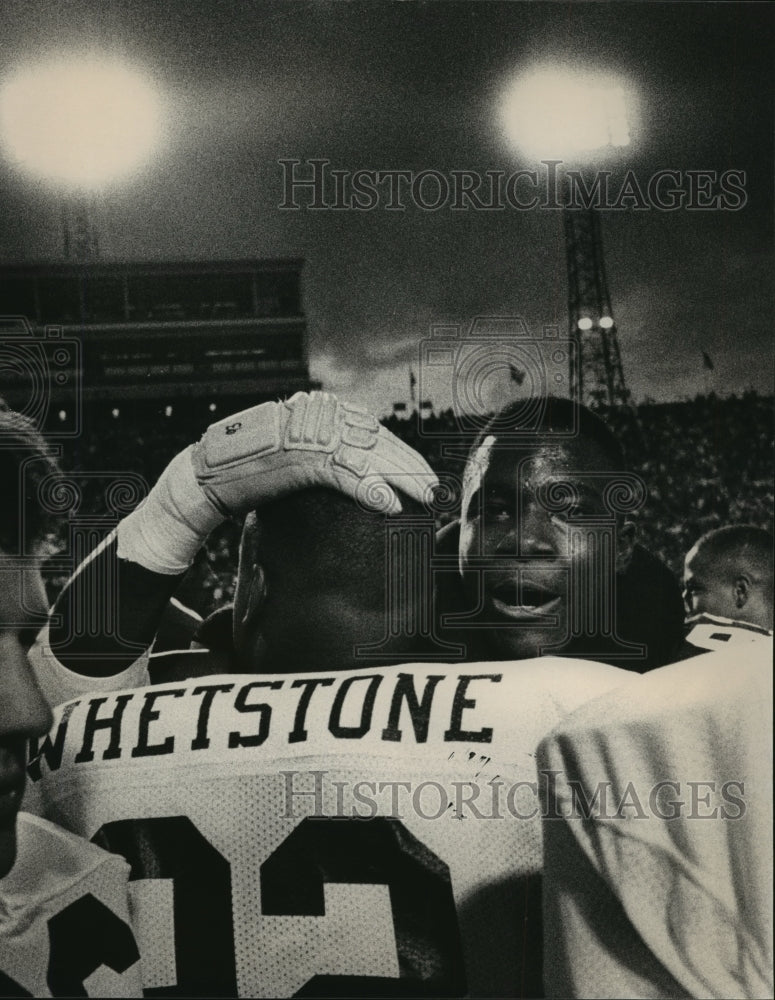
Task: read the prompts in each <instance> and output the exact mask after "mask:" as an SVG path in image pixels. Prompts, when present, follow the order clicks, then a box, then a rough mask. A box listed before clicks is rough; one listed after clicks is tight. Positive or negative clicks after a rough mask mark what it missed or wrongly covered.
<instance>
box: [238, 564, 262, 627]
mask: <svg viewBox="0 0 775 1000" xmlns="http://www.w3.org/2000/svg"><path fill="white" fill-rule="evenodd" d="M266 592H267V591H266V575H265V573H264V568H263V566H262V565H261V564H260V563H258V562H256V563H253V564H252V566H251V568H250V578H249V581H248V584H247V594H246V596H245V598H244V599H243V600H241V601H240V608H239V614H240V621H239V625H240V628H241V629H242V630H243V631H244V632H250V631H253V630H255V631H256V632H257V631H258V627H259V623H260V621H261V612H262V610H263V607H264V604H265V602H266Z"/></svg>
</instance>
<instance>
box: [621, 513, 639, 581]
mask: <svg viewBox="0 0 775 1000" xmlns="http://www.w3.org/2000/svg"><path fill="white" fill-rule="evenodd" d="M637 534H638V529H637V528H636V527H635V522H634V521H629V520H628V521H622V522H621V523H620V524H618V525H617V530H616V572H617V573H623V572H624V571H625V570H626V569H627V567H628V566H629V565H630V562H631V561H632V552H633V549H634V548H635V538H636V536H637Z"/></svg>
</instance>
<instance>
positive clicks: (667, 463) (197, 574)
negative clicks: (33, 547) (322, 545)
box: [48, 392, 775, 614]
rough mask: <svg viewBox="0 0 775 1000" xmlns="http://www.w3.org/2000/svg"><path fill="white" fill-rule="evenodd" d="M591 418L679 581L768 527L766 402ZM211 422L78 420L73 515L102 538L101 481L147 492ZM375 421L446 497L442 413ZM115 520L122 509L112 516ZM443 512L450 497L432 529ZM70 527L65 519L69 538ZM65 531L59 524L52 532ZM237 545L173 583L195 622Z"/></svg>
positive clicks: (69, 460)
mask: <svg viewBox="0 0 775 1000" xmlns="http://www.w3.org/2000/svg"><path fill="white" fill-rule="evenodd" d="M603 415H604V416H605V418H606V419H607V420H608V421H609V422H610V423H611V424H612V425H613V426H614V427H615V428H617V430H618V431H620V433H621V436H622V438H623V440H624V441H625V443H626V446H627V452H628V461H629V467H630V469H631V470H632V471H634V472H636V473H638V474H639V475H640V476H642V478H643V479H644V481H645V482H646V483H647V485H648V487H649V495H648V500H647V502H646V504H645V506H644V508H643V509H642V510H641V511H640V513H639V516H638V528H639V536H640V540H641V541H642V543H643V544H644V545H645V546H646V547H647V548H649V549H650V550H651V551H652V552H654V553H655V554H657V555H659V556H661V558H662V559H663V560H664V561H665V562H666V563H667V564H668V566H670V568H671V569H672V570H673V571H674V572H675V573H676V574H680V573H681V569H682V564H683V556H684V554H685V552H686V551H687V550H688V549H689V548H690V547H691V545H692V544H693V543H694V542H695V541H696V540H697V538H698V537H699V536H700V535H702V534H703V533H704V532H706V531H709V530H710V529H712V528H716V527H719V526H721V525H724V524H734V523H748V524H754V525H757V526H758V527H762V528H765V529H767V530H769V531H772V527H773V524H772V521H773V511H774V510H775V495H774V492H773V475H772V469H773V399H772V398H771V397H763V396H759V395H757V394H756V393H753V392H749V393H746V394H744V395H743V396H741V397H737V396H730V397H728V398H724V399H722V398H719V397H717V396H715V395H712V394H711V395H708V396H697V397H696V398H695V399H693V400H691V401H686V402H674V403H665V404H656V403H651V404H649V403H647V404H642V405H641V406H640V407H639V408H638V410H637V415H635V414H634V413H633V412H631V411H618V412H616V411H615V412H609V413H604V414H603ZM216 418H217V414H216V415H215V416H213V415H212V414H207V413H206V412H205V413H196V414H195V413H193V412H192V411H191V410H187V409H186V410H184V409H179V408H177V407H174V408H172V411H171V412H170V413H168V414H165V408H164V407H163V406H162V407H160V408H159V409H158V410H149V409H147V404H146V405H145V407H144V408H143V409H141V408H140V407H139V406H137V407H136V406H132V405H131V404H129V403H123V404H122V407H121V411H120V413H119V415H118V416H114V415H113V414H112V413H111V412H110V411H109V410H107V409H103V411H100V412H99V413H97V412H94V413H90V412H88V411H87V412H86V413H84V420H83V428H84V430H83V432H82V433H81V434H80V436H78V437H77V438H74V439H73V440H72V441H70V442H69V443H67V442H65V443H64V444H63V449H64V452H63V456H62V465H63V468H64V469H65V470H68V472H69V474H70V475H71V476H72V477H73V478H74V479H75V480H76V482H77V483H78V485H79V487H80V488H81V490H82V494H83V499H82V500H81V502H80V505H79V506H78V508H77V510H75V512H74V514H75V518H76V519H78V518H80V519H89V520H90V521H92V523H93V518H94V517H104V518H105V522H104V524H105V530H106V531H107V530H109V528H110V527H111V525H112V522H111V519H110V516H111V515H110V510H109V507H108V504H107V502H106V487H107V484H108V483H109V482H111V481H112V480H113V479H120V477H121V474H122V472H124V471H126V472H129V473H132V474H134V475H137V474H138V473H139V474H140V475H141V476H142V477H143V478H144V479H145V480H146V481H147V483H148V487H149V488H150V486H151V485H152V484H153V483H154V482H155V480H156V478H157V477H158V476H159V474H160V473H161V471H162V470H163V468H164V467H165V465H166V464H167V463H168V462H169V460H170V459H171V458H172V457H173V456H174V455H175V454H176V453H177V452H178V451H180V450H181V449H182V448H184V447H185V446H186V445H187V444H189V443H191V442H192V441H195V440H196V439H197V438H198V436H199V435H200V434H201V433H202V431H203V430H204V429H205V427H206V426H207V424H208V423H209V422H211V421H212V420H213V419H216ZM383 423H384V424H385V425H386V426H387V427H388V428H389V429H390V430H391V431H393V432H394V433H395V434H397V435H398V436H399V437H400V438H402V439H403V440H404V441H406V442H407V443H408V444H410V445H412V447H414V448H416V449H417V450H418V451H419V452H420V453H421V454H423V455H424V457H425V458H426V459H427V460H428V462H429V463H430V465H431V466H432V467H433V468H434V469H435V470H436V471H437V472H438V473H439V475H440V477H441V479H442V481H445V480H446V481H447V482H448V483H449V484H450V486H451V490H452V494H456V493H458V492H459V490H456V488H455V487H456V483H457V482H459V476H460V474H461V472H462V468H463V465H464V461H465V455H466V452H467V449H468V447H469V445H470V443H471V441H472V440H473V431H471V429H470V428H463V430H462V432H461V428H460V426H459V424H458V421H457V419H456V417H455V415H454V414H453V412H452V410H447V411H443V412H441V413H438V414H428V415H426V416H425V417H424V418H423V420H422V423H420V422H419V421H418V417H417V415H411V416H408V417H406V416H404V415H401V416H399V415H396V414H393V415H391V416H389V417H387V418H385V419H384V420H383ZM97 473H101V474H102V475H95V474H97ZM79 474H82V475H81V478H80V479H79ZM87 474H91V475H87ZM130 502H132V501H131V500H130ZM135 502H136V501H135ZM127 512H128V511H127V510H126V509H124V510H122V512H121V514H122V516H123V514H125V513H127ZM454 516H455V500H454V496H453V497H452V498H451V499H450V501H449V503H448V504H447V505H446V512H445V513H442V514H441V516H440V521H441V522H442V523H443V522H444V521H445V520H450V519H452V518H454ZM114 519H115V518H114ZM74 523H75V521H73V519H72V518H71V521H70V525H71V527H70V530H71V531H72V525H73V524H74ZM67 530H68V527H67V524H66V523H65V525H64V526H63V532H67ZM238 539H239V529H238V528H237V526H235V525H233V524H228V523H227V524H226V525H224V526H223V527H222V528H220V529H218V531H216V532H215V533H214V535H213V536H211V538H210V540H209V542H208V546H207V550H206V553H205V554H204V555H203V556H202V557H201V558H200V559H199V560H197V562H196V563H195V565H194V567H193V568H192V570H191V574H190V579H189V580H188V581H186V582H185V583H184V586H183V591H182V596H183V598H184V599H185V600H186V602H187V603H188V604H189V605H190V606H191V607H193V608H194V609H195V610H197V611H198V612H200V613H201V614H207V613H208V612H209V611H210V610H212V609H213V608H214V607H217V606H219V605H221V604H222V603H223V602H224V600H228V599H229V598H230V597H231V594H232V591H233V574H234V569H235V567H236V551H237V542H238ZM62 541H63V542H64V538H63V539H62ZM52 566H56V567H58V568H57V569H54V570H52V572H50V573H49V575H48V584H49V590H50V596H51V597H53V596H54V595H55V594H56V592H57V590H58V588H59V587H60V586H61V585H62V583H63V582H64V579H65V572H64V569H63V563H62V560H58V561H55V562H54V563H52Z"/></svg>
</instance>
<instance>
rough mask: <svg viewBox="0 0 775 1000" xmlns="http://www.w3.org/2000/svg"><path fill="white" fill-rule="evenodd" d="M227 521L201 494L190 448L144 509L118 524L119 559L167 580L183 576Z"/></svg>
mask: <svg viewBox="0 0 775 1000" xmlns="http://www.w3.org/2000/svg"><path fill="white" fill-rule="evenodd" d="M223 520H224V516H223V514H221V513H220V512H219V511H217V510H216V509H215V507H214V506H213V505H212V503H211V502H210V501H209V500H208V499H207V497H206V496H205V494H204V493H203V492H202V490H201V489H200V487H199V485H198V483H197V481H196V477H195V476H194V469H193V466H192V465H191V447H189V448H186V450H185V451H182V452H181V453H180V454H179V455H176V456H175V458H173V460H172V461H171V462H170V464H169V465H168V466H167V468H166V469H165V470H164V472H162V474H161V476H160V477H159V481H158V482H157V483H156V485H155V486H154V488H153V489H152V490H151V492H150V493H149V494H148V496H147V497H146V498H145V500H144V501H143V502H142V504H140V506H139V507H137V509H136V510H134V511H132V513H131V514H130V515H129V516H128V517H125V518H124V519H123V521H121V523H120V524H119V525H118V528H117V529H116V537H117V539H118V549H117V553H118V557H119V559H128V560H129V561H130V562H134V563H138V564H139V565H140V566H144V567H145V568H146V569H149V570H151V571H152V572H153V573H161V574H164V575H165V576H172V575H176V574H178V573H184V572H185V571H186V570H187V569H188V567H189V566H190V565H191V563H192V562H193V561H194V558H195V556H196V554H197V552H198V551H199V550H200V549H201V547H202V545H203V543H204V541H205V539H206V538H207V536H208V535H209V534H210V532H211V531H213V529H214V528H217V527H218V525H219V524H221V523H222V522H223Z"/></svg>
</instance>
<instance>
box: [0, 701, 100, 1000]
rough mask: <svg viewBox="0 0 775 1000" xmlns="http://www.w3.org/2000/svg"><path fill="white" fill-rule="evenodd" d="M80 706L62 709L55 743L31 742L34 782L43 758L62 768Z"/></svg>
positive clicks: (47, 740)
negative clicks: (72, 720) (71, 724)
mask: <svg viewBox="0 0 775 1000" xmlns="http://www.w3.org/2000/svg"><path fill="white" fill-rule="evenodd" d="M80 704H81V703H80V701H72V702H70V703H69V704H68V705H65V707H64V708H63V709H62V717H61V718H60V720H59V725H58V726H57V734H56V736H55V737H54V742H53V743H52V742H51V733H50V732H49V733H46V735H45V736H44V737H43V741H42V742H40V741H39V740H38V739H37V737H35V736H33V737H32V739H31V740H30V750H29V756H30V762H29V764H28V765H27V774H28V775H29V776H30V779H31V780H32V781H40V778H41V771H40V764H41V759H42V758H43V757H45V758H46V766H47V767H48V769H49V771H58V770H59V768H60V767H61V766H62V753H63V752H64V749H65V737H66V736H67V726H68V723H69V722H70V716H71V715H72V714H73V712H74V711H75V709H76V708H77V707H78V706H79V705H80ZM0 995H1V994H0Z"/></svg>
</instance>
